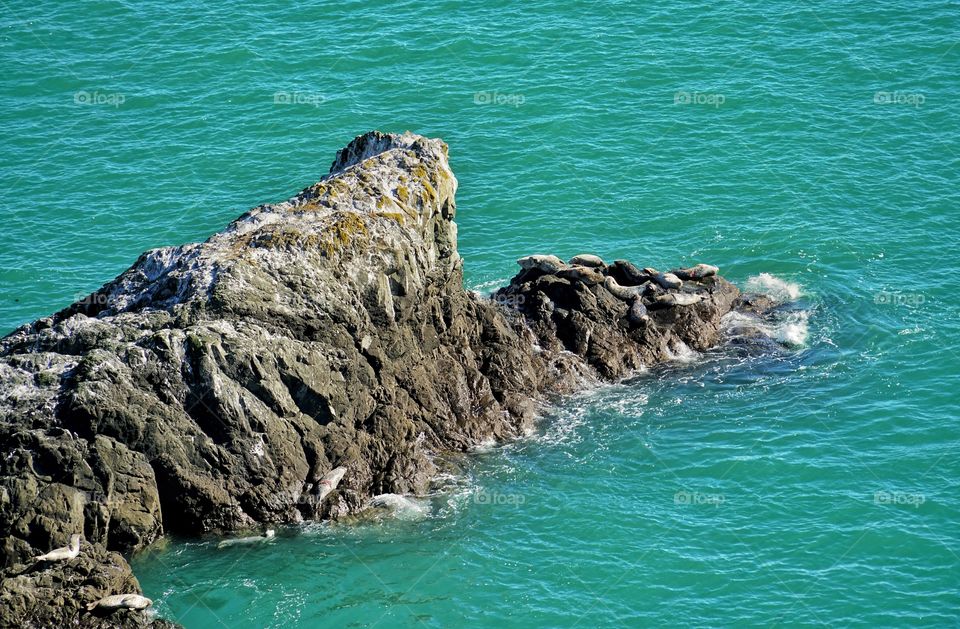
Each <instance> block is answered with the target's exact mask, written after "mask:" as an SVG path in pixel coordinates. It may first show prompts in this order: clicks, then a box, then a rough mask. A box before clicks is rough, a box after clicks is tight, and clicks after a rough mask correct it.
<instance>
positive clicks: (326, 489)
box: [317, 467, 347, 501]
mask: <svg viewBox="0 0 960 629" xmlns="http://www.w3.org/2000/svg"><path fill="white" fill-rule="evenodd" d="M346 473H347V468H345V467H337V468H334V469H332V470H330V471H329V472H327V473H326V474H324V475H323V478H321V479H320V494H319V496H318V498H317V500H318V501H320V500H323V499H324V498H326V497H327V494H329V493H330V492H331V491H333V490H334V489H336V488H337V485H339V484H340V480H341V479H342V478H343V475H344V474H346Z"/></svg>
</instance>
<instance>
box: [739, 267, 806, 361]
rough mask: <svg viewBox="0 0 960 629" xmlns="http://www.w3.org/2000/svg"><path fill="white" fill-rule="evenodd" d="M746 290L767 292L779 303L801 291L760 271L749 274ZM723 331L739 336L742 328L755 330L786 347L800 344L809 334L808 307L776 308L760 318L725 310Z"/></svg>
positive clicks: (792, 283) (789, 299)
mask: <svg viewBox="0 0 960 629" xmlns="http://www.w3.org/2000/svg"><path fill="white" fill-rule="evenodd" d="M745 288H746V289H747V291H749V292H759V293H763V294H765V295H768V296H769V297H771V298H772V299H774V300H775V301H778V302H780V303H790V302H795V301H797V300H798V299H799V298H800V297H802V296H803V295H804V290H803V287H802V286H801V285H800V284H797V283H795V282H788V281H787V280H784V279H781V278H779V277H777V276H775V275H771V274H770V273H761V274H759V275H754V276H753V277H751V278H749V279H748V280H747V283H746V287H745ZM722 325H723V329H724V330H725V331H726V332H727V334H729V335H732V336H739V335H741V334H743V333H744V331H746V330H759V331H760V332H761V333H762V334H763V335H764V336H766V337H767V338H770V339H773V340H775V341H777V342H778V343H782V344H783V345H787V346H790V347H803V346H805V345H806V343H807V338H808V337H809V335H810V311H809V310H789V309H782V310H780V309H778V310H775V311H774V312H772V313H771V314H770V315H769V316H766V317H764V318H760V317H758V316H755V315H751V314H746V313H742V312H729V313H727V314H726V315H724V317H723V320H722Z"/></svg>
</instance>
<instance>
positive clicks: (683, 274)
mask: <svg viewBox="0 0 960 629" xmlns="http://www.w3.org/2000/svg"><path fill="white" fill-rule="evenodd" d="M719 272H720V269H719V268H718V267H715V266H713V265H712V264H697V265H695V266H692V267H690V268H689V269H677V270H675V271H673V274H674V275H676V276H677V277H679V278H680V279H681V280H702V279H703V278H705V277H711V276H713V275H716V274H717V273H719Z"/></svg>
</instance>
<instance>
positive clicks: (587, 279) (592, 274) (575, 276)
mask: <svg viewBox="0 0 960 629" xmlns="http://www.w3.org/2000/svg"><path fill="white" fill-rule="evenodd" d="M557 277H562V278H564V279H568V280H573V281H575V282H583V283H584V284H586V285H587V286H593V285H594V284H601V283H603V281H604V275H603V273H601V272H600V270H599V269H597V268H596V267H589V266H571V267H569V268H566V269H560V270H559V271H557Z"/></svg>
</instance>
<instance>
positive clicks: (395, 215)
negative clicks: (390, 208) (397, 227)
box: [374, 212, 406, 225]
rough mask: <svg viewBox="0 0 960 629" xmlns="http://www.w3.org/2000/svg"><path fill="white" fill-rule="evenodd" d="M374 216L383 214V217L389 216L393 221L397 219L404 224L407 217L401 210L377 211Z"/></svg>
mask: <svg viewBox="0 0 960 629" xmlns="http://www.w3.org/2000/svg"><path fill="white" fill-rule="evenodd" d="M374 216H382V217H383V218H389V219H390V220H392V221H396V222H398V223H400V224H401V225H403V222H404V220H405V219H406V217H405V216H404V215H403V214H401V213H400V212H377V213H376V214H374Z"/></svg>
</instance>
